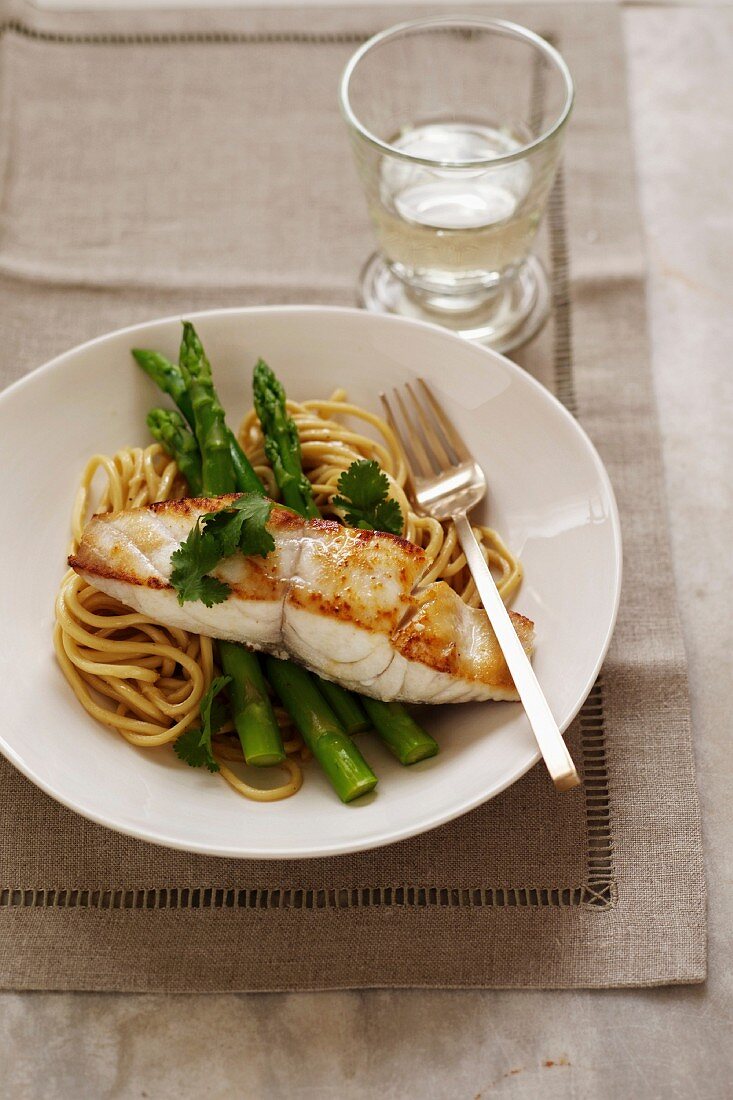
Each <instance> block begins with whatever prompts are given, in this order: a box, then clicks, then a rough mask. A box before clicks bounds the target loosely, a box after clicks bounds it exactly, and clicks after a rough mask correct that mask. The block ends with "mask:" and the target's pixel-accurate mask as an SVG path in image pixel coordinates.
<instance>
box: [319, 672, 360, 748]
mask: <svg viewBox="0 0 733 1100" xmlns="http://www.w3.org/2000/svg"><path fill="white" fill-rule="evenodd" d="M318 689H319V691H320V692H321V695H323V697H324V699H325V700H326V702H327V703H328V705H329V706H330V708H331V710H332V711H333V712H334V714H335V715H336V717H337V718H338V720H339V722H340V723H341V725H342V726H343V727H344V729H345V730H346V732H347V733H348V734H349V736H350V737H353V735H354V734H355V733H362V732H363V731H364V730H368V729H369V725H370V723H369V719H368V718H367V716H366V714H365V713H364V708H363V706H362V705H361V703H360V701H359V697H358V695H354V694H353V692H351V691H346V689H345V688H342V687H341V685H340V684H334V683H333V682H332V681H331V680H320V679H319V681H318Z"/></svg>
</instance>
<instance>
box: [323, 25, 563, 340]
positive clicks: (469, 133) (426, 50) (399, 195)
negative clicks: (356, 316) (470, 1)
mask: <svg viewBox="0 0 733 1100" xmlns="http://www.w3.org/2000/svg"><path fill="white" fill-rule="evenodd" d="M339 101H340V106H341V110H342V113H343V115H344V118H345V119H346V122H347V124H348V127H349V131H350V135H351V141H352V146H353V150H354V154H355V158H356V164H357V168H358V172H359V176H360V178H361V182H362V185H363V187H364V191H365V194H366V200H367V205H368V208H369V213H370V215H371V219H372V222H373V224H374V228H375V230H376V235H377V242H378V246H379V248H378V251H377V252H376V253H375V254H374V255H373V256H372V257H371V258H370V259H369V260H368V261H367V263H366V265H365V267H364V268H363V270H362V273H361V276H360V292H361V297H362V302H363V304H364V305H365V306H366V307H367V309H373V310H377V311H381V312H388V313H399V314H402V315H403V316H410V317H419V318H422V319H424V320H429V321H433V322H438V323H440V324H444V325H447V326H448V327H450V328H452V329H453V330H454V331H457V332H460V333H461V334H462V335H464V336H466V337H468V338H469V339H474V340H479V341H481V342H483V343H486V344H489V345H490V346H491V347H494V348H496V349H497V350H500V351H507V350H509V349H510V348H513V347H517V346H518V345H519V344H521V343H524V342H525V341H526V340H528V339H529V338H530V337H531V336H533V335H534V334H535V333H536V332H537V331H538V330H539V328H540V327H541V326H542V324H543V323H544V321H545V319H546V317H547V314H548V312H549V302H550V294H549V289H548V283H547V275H546V273H545V270H544V268H543V266H542V264H541V262H540V260H539V259H538V257H537V256H535V255H533V254H532V252H531V248H532V243H533V241H534V239H535V235H536V233H537V229H538V227H539V224H540V221H541V218H542V215H543V212H544V209H545V206H546V203H547V196H548V194H549V191H550V188H551V186H552V182H553V179H554V176H555V172H556V169H557V164H558V158H559V156H560V148H561V143H562V138H563V132H564V129H565V124H566V123H567V120H568V117H569V115H570V111H571V108H572V103H573V82H572V78H571V76H570V72H569V70H568V67H567V65H566V64H565V61H564V60H563V58H562V57H561V56H560V54H559V53H558V52H557V50H555V49H554V48H553V47H552V46H551V45H550V44H549V42H546V41H545V40H544V39H543V38H540V36H539V35H537V34H534V33H533V32H532V31H530V30H527V29H525V28H524V27H519V26H517V25H516V24H514V23H507V22H505V21H503V20H497V19H482V18H479V17H471V18H460V17H459V18H452V17H450V16H448V17H439V18H430V19H419V20H416V21H415V22H410V23H402V24H400V25H399V26H396V27H392V28H390V29H389V30H386V31H383V32H382V33H381V34H378V35H376V36H375V37H374V38H371V39H369V41H368V42H366V43H365V44H364V45H363V46H362V47H361V48H360V49H359V50H357V52H356V53H355V54H354V56H353V57H352V58H351V60H350V61H349V63H348V65H347V66H346V69H345V70H344V73H343V76H342V78H341V84H340V89H339Z"/></svg>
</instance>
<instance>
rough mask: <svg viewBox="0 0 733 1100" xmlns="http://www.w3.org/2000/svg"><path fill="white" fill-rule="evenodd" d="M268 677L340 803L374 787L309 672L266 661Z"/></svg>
mask: <svg viewBox="0 0 733 1100" xmlns="http://www.w3.org/2000/svg"><path fill="white" fill-rule="evenodd" d="M266 668H267V676H268V679H269V681H270V683H271V684H272V686H273V687H274V689H275V691H276V692H277V694H278V696H279V697H280V700H281V702H282V704H283V706H284V707H285V709H286V710H287V712H288V714H289V715H290V717H291V718H292V719H293V721H294V722H295V724H296V726H297V727H298V729H299V730H300V732H301V734H302V735H303V740H304V741H305V743H306V745H307V746H308V748H309V749H310V750H311V752H312V753H313V755H314V756H315V758H316V760H317V761H318V763H319V764H320V765H321V767H322V768H323V770H324V772H325V773H326V775H327V777H328V779H329V780H330V782H331V785H332V786H333V788H334V790H335V791H336V794H337V795H338V796H339V798H340V799H341V801H342V802H352V801H353V800H354V799H355V798H359V797H360V796H361V795H363V794H367V793H368V792H369V791H373V790H374V788H375V787H376V785H377V777H376V775H375V774H374V772H373V771H372V769H371V768H370V767H369V765H368V764H367V762H366V761H365V759H364V757H363V756H362V755H361V753H360V752H359V750H358V748H357V747H356V745H355V744H354V742H353V741H352V740H351V738H350V737H349V736H348V734H346V733H345V732H344V730H343V729H342V727H341V726H340V724H339V721H338V719H337V718H336V715H335V714H334V713H333V711H332V710H331V708H330V707H329V705H328V703H327V702H326V701H325V699H324V698H323V696H322V695H321V693H320V692H319V690H318V688H317V687H316V682H315V680H314V678H313V677H312V676H311V674H310V673H309V672H306V670H305V669H304V668H301V667H300V666H299V665H294V664H291V663H290V662H289V661H278V660H277V659H276V658H275V657H268V658H267V661H266Z"/></svg>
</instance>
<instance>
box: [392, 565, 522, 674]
mask: <svg viewBox="0 0 733 1100" xmlns="http://www.w3.org/2000/svg"><path fill="white" fill-rule="evenodd" d="M415 605H416V611H415V613H414V615H412V616H411V617H410V618H409V619H408V620H407V621H406V622H405V623H404V624H403V625H402V626H401V627H400V628H399V629H398V630H396V631H395V632H394V633H393V634H392V637H391V641H392V645H393V646H394V647H395V649H396V650H397V651H398V653H401V654H402V656H403V657H405V659H406V660H408V661H417V662H419V663H420V664H422V665H425V666H426V667H427V668H431V669H433V670H434V671H435V672H445V673H447V674H448V675H449V676H453V677H456V678H459V679H461V680H466V681H470V682H473V683H480V684H488V685H490V686H491V687H494V688H497V689H499V690H505V691H513V690H514V681H513V680H512V677H511V674H510V672H509V669H508V667H507V664H506V661H505V659H504V655H503V653H502V652H501V649H500V647H499V643H498V642H497V640H496V636H495V634H494V631H493V630H492V628H491V624H490V623H489V618H488V615H486V614H485V613H476V612H475V611H473V610H471V611H469V614H470V615H471V617H472V618H473V623H472V630H473V635H474V637H473V642H474V644H473V645H472V646H471V647H470V649H469V650H468V652H465V651H464V650H463V649H462V648H461V647H460V646H459V645H458V644H457V638H458V633H459V629H460V627H459V621H458V617H459V614H460V615H465V614H466V609H465V607H464V606H463V605H462V601H461V599H460V597H459V596H458V595H457V594H456V593H455V592H454V591H453V590H452V589H451V588H450V587H449V586H448V585H447V584H445V583H444V582H440V581H438V582H436V583H435V584H432V585H429V586H428V587H427V588H426V589H424V590H423V591H422V592H418V593H417V595H416V598H415ZM509 617H510V618H511V620H512V623H513V624H514V629H515V630H516V632H517V635H518V637H519V640H520V641H521V643H522V645H523V647H524V649H525V650H526V652H527V653H531V652H532V642H533V638H534V624H533V623H532V622H531V620H530V619H527V618H525V617H524V615H519V614H518V613H517V612H515V611H510V612H509Z"/></svg>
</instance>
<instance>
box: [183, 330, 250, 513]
mask: <svg viewBox="0 0 733 1100" xmlns="http://www.w3.org/2000/svg"><path fill="white" fill-rule="evenodd" d="M180 367H181V374H182V375H183V381H184V382H185V383H186V390H187V391H188V396H189V398H190V401H191V408H192V409H193V422H194V430H195V432H196V438H197V440H198V443H199V447H200V448H201V462H202V469H203V487H204V492H206V493H211V494H212V495H213V496H222V495H223V494H224V493H233V492H234V490H235V489H236V483H235V480H234V468H233V466H232V459H231V455H230V453H229V440H228V439H227V430H226V424H225V422H224V410H223V409H222V407H221V405H220V404H219V400H218V398H217V396H216V391H215V390H214V383H213V381H212V378H211V364H210V363H209V360H208V359H207V358H206V353H205V352H204V349H203V346H202V344H201V341H200V340H199V338H198V336H197V335H196V330H195V329H194V327H193V325H192V324H191V322H190V321H184V322H183V339H182V340H181V352H180Z"/></svg>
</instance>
